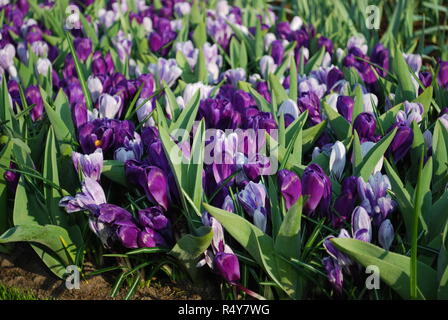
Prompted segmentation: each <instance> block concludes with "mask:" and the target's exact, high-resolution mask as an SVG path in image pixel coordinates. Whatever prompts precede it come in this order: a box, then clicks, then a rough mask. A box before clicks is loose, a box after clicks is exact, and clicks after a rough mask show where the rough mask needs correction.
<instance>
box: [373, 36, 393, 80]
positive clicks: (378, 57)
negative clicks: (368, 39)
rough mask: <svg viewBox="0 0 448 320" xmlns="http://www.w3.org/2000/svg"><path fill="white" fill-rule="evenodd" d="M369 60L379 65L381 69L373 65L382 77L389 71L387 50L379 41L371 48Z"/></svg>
mask: <svg viewBox="0 0 448 320" xmlns="http://www.w3.org/2000/svg"><path fill="white" fill-rule="evenodd" d="M371 61H372V62H373V63H375V64H377V65H378V66H380V67H381V69H380V68H377V67H375V69H376V71H377V72H378V74H379V75H380V76H381V77H383V78H384V77H385V76H387V72H388V71H389V50H388V49H386V48H385V47H384V46H383V45H382V44H381V43H377V44H376V45H375V47H374V48H373V51H372V54H371Z"/></svg>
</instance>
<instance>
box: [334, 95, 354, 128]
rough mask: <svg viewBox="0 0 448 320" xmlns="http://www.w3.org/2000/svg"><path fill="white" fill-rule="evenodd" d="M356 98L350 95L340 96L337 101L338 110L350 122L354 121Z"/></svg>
mask: <svg viewBox="0 0 448 320" xmlns="http://www.w3.org/2000/svg"><path fill="white" fill-rule="evenodd" d="M354 105H355V100H354V99H353V98H352V97H349V96H339V97H338V99H337V103H336V108H337V110H338V112H339V113H340V114H341V115H342V116H343V117H344V118H345V119H346V120H347V121H349V122H352V115H353V107H354Z"/></svg>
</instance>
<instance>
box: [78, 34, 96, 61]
mask: <svg viewBox="0 0 448 320" xmlns="http://www.w3.org/2000/svg"><path fill="white" fill-rule="evenodd" d="M74 45H75V50H76V55H77V56H78V58H79V60H81V61H82V62H84V61H86V60H87V58H88V57H89V55H90V54H91V53H92V40H90V39H89V38H76V39H75V41H74Z"/></svg>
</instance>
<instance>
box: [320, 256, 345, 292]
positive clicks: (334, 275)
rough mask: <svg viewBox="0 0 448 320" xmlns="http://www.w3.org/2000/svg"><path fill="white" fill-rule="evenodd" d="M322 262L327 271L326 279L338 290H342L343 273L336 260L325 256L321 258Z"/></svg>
mask: <svg viewBox="0 0 448 320" xmlns="http://www.w3.org/2000/svg"><path fill="white" fill-rule="evenodd" d="M322 264H323V266H324V268H325V271H326V272H327V278H328V281H330V283H331V284H332V285H333V286H334V287H335V289H336V290H337V291H338V292H342V285H343V282H344V275H343V273H342V268H341V266H340V265H339V263H338V261H337V260H336V259H333V258H331V257H325V258H323V259H322Z"/></svg>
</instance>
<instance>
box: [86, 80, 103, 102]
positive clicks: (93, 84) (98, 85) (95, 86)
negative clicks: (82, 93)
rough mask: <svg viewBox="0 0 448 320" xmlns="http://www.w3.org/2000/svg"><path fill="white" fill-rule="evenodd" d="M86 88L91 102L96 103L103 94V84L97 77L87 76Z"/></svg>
mask: <svg viewBox="0 0 448 320" xmlns="http://www.w3.org/2000/svg"><path fill="white" fill-rule="evenodd" d="M87 87H88V88H89V91H90V95H91V96H92V101H93V102H96V101H97V100H98V98H99V96H100V95H101V94H102V93H103V83H102V82H101V80H100V79H99V78H98V77H95V76H94V75H91V76H89V78H88V79H87Z"/></svg>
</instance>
